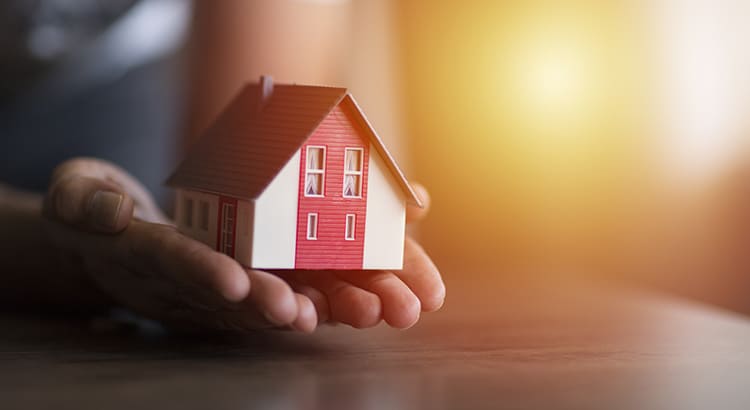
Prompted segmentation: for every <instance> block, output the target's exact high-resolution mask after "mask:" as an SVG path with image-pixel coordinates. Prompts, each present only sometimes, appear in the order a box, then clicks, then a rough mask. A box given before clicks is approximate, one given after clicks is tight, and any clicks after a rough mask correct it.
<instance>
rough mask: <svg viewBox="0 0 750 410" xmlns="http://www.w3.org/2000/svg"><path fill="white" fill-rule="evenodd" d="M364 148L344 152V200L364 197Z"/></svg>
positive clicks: (349, 149) (347, 149)
mask: <svg viewBox="0 0 750 410" xmlns="http://www.w3.org/2000/svg"><path fill="white" fill-rule="evenodd" d="M363 152H364V150H363V149H362V148H346V149H345V150H344V198H361V197H362V154H363Z"/></svg>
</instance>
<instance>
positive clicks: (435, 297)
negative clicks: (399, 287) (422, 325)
mask: <svg viewBox="0 0 750 410" xmlns="http://www.w3.org/2000/svg"><path fill="white" fill-rule="evenodd" d="M394 274H395V275H396V276H398V277H399V278H400V279H401V280H402V281H404V283H406V285H407V286H408V287H409V288H410V289H411V290H412V292H414V294H415V295H417V297H418V298H419V301H420V303H421V304H422V311H423V312H433V311H435V310H438V309H440V307H441V306H443V301H444V300H445V284H444V283H443V279H442V278H441V277H440V272H439V271H438V269H437V267H436V266H435V264H434V263H432V260H431V259H430V257H429V256H427V253H425V251H424V249H422V247H421V246H419V244H417V243H416V242H415V241H414V240H413V239H411V238H409V237H406V240H405V242H404V267H403V269H402V270H400V271H395V272H394Z"/></svg>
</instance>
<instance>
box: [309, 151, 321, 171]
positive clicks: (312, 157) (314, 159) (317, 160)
mask: <svg viewBox="0 0 750 410" xmlns="http://www.w3.org/2000/svg"><path fill="white" fill-rule="evenodd" d="M307 169H314V170H322V169H323V148H312V147H311V148H308V149H307Z"/></svg>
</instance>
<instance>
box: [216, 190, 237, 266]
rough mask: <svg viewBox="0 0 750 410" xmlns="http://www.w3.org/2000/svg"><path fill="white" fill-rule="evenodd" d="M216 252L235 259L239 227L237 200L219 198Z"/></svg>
mask: <svg viewBox="0 0 750 410" xmlns="http://www.w3.org/2000/svg"><path fill="white" fill-rule="evenodd" d="M218 225H219V226H218V229H217V230H216V232H217V236H218V238H217V240H216V250H218V251H219V252H222V253H225V254H227V255H229V256H231V257H233V258H234V238H235V231H236V229H235V228H236V226H237V200H236V199H234V198H229V197H225V196H220V197H219V218H218Z"/></svg>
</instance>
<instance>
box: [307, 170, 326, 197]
mask: <svg viewBox="0 0 750 410" xmlns="http://www.w3.org/2000/svg"><path fill="white" fill-rule="evenodd" d="M305 195H323V175H321V174H307V177H306V179H305Z"/></svg>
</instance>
